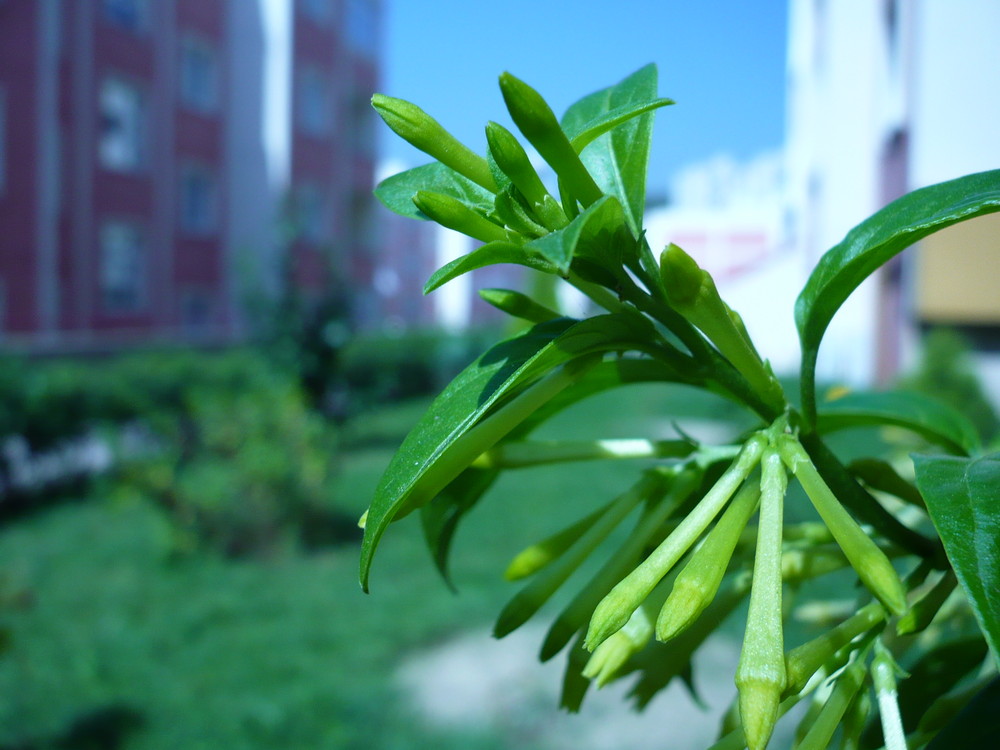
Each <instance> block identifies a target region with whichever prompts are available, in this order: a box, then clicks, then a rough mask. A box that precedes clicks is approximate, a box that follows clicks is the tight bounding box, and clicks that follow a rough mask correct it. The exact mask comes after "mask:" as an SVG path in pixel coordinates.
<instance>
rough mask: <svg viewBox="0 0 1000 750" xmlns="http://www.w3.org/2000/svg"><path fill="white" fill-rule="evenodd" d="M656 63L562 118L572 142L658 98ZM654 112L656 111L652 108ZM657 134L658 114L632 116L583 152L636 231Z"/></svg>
mask: <svg viewBox="0 0 1000 750" xmlns="http://www.w3.org/2000/svg"><path fill="white" fill-rule="evenodd" d="M656 82H657V73H656V66H655V65H647V66H645V67H644V68H640V69H639V70H637V71H636V72H635V73H633V74H632V75H630V76H629V77H628V78H625V79H624V80H623V81H621V82H620V83H618V84H617V85H615V86H611V87H609V88H606V89H603V90H601V91H597V92H595V93H593V94H591V95H589V96H587V97H584V98H583V99H581V100H580V101H578V102H577V103H576V104H573V105H572V106H571V107H570V108H569V109H568V110H567V111H566V114H565V115H564V116H563V118H562V126H563V128H564V130H566V132H567V133H568V134H569V135H570V138H580V137H581V136H586V134H587V131H588V130H591V129H599V128H600V127H602V125H601V123H602V121H603V120H604V119H605V118H609V119H615V118H617V117H619V116H621V114H620V113H623V112H625V111H628V110H630V109H642V108H643V106H644V105H648V104H650V103H651V102H653V101H658V100H657V96H656ZM651 109H652V108H651ZM652 135H653V113H652V111H647V112H644V113H643V114H641V115H638V116H636V117H631V118H626V119H624V120H622V122H621V123H619V124H617V126H614V128H613V129H612V130H610V131H609V132H606V133H604V134H603V135H600V136H599V137H597V138H596V139H595V140H594V141H593V142H591V143H590V144H589V145H588V146H587V147H586V148H584V149H583V152H582V153H581V154H580V157H581V159H583V163H584V165H585V166H586V167H587V170H588V171H589V172H590V173H591V175H593V177H594V180H595V181H596V182H597V184H598V185H599V186H600V188H601V189H602V190H603V191H604V192H605V193H607V194H610V195H614V196H617V198H618V199H619V200H620V201H621V204H622V207H623V208H624V210H625V219H626V221H627V222H628V226H629V228H630V229H631V230H632V233H633V234H634V235H635V236H636V237H638V236H639V234H640V233H641V231H642V214H643V210H644V209H645V205H646V167H647V163H648V161H649V145H650V142H651V140H652Z"/></svg>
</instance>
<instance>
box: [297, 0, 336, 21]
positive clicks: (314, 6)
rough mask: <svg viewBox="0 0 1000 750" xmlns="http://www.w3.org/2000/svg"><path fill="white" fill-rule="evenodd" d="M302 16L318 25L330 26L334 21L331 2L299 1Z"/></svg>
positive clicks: (327, 0) (320, 0)
mask: <svg viewBox="0 0 1000 750" xmlns="http://www.w3.org/2000/svg"><path fill="white" fill-rule="evenodd" d="M299 9H300V10H301V11H302V15H304V16H305V17H306V18H309V19H310V20H312V21H315V22H316V23H322V24H328V23H330V21H331V20H333V9H332V8H331V7H330V0H299Z"/></svg>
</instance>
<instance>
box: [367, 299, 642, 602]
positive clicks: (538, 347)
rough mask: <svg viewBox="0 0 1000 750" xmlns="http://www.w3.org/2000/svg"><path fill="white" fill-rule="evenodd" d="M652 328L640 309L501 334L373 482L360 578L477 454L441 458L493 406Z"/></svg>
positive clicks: (630, 344)
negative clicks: (397, 526)
mask: <svg viewBox="0 0 1000 750" xmlns="http://www.w3.org/2000/svg"><path fill="white" fill-rule="evenodd" d="M652 332H653V328H652V324H651V323H649V322H648V321H647V320H646V319H645V318H643V317H642V316H640V315H638V314H637V313H615V314H610V315H601V316H597V317H594V318H589V319H587V320H584V321H580V322H577V321H573V320H567V319H565V318H563V319H559V320H553V321H549V322H547V323H542V324H540V325H537V326H535V327H534V328H532V329H531V330H529V331H527V332H526V333H524V334H522V335H520V336H516V337H514V338H512V339H508V340H507V341H503V342H501V343H500V344H498V345H496V346H494V347H493V348H492V349H490V350H489V351H487V352H486V353H485V354H483V356H482V357H480V358H479V359H478V360H476V361H475V362H473V363H472V364H471V365H470V366H469V367H467V368H466V369H465V370H463V371H462V372H461V373H459V375H458V376H457V377H456V378H455V379H454V380H452V382H451V383H449V384H448V386H447V387H446V388H445V389H444V391H443V392H442V393H441V394H440V395H439V396H438V397H437V398H436V399H435V400H434V402H433V403H432V404H431V406H430V408H429V409H428V410H427V412H426V413H425V414H424V416H423V417H422V418H421V419H420V421H419V422H418V423H417V424H416V426H415V427H414V428H413V429H412V430H411V431H410V433H409V434H408V435H407V436H406V439H405V440H404V441H403V444H402V445H401V446H400V448H399V450H398V451H397V452H396V455H395V456H393V458H392V460H391V461H390V463H389V467H388V468H387V469H386V471H385V473H384V474H383V476H382V480H381V481H380V483H379V485H378V487H377V488H376V490H375V497H374V499H373V500H372V503H371V507H370V508H369V509H368V514H367V520H366V523H365V537H364V541H363V542H362V547H361V575H360V578H361V584H362V586H363V587H364V588H365V589H366V590H367V585H368V572H369V568H370V567H371V561H372V556H373V555H374V552H375V548H376V546H377V545H378V542H379V540H380V539H381V537H382V534H383V533H384V532H385V529H386V527H387V526H388V525H389V523H390V522H391V521H393V520H395V519H396V518H399V517H402V516H403V515H406V514H407V513H409V512H410V511H412V510H415V509H417V508H419V507H421V506H423V505H426V504H427V503H428V502H430V501H431V500H432V499H433V497H434V496H435V495H437V494H438V493H439V492H440V491H441V490H443V489H444V488H445V487H447V486H448V485H449V484H450V483H451V481H452V480H453V479H454V478H455V477H457V476H459V474H460V473H461V472H462V471H463V470H464V469H465V468H466V467H467V466H468V464H469V463H471V461H472V460H474V459H475V458H476V455H472V456H468V457H466V458H468V461H466V462H465V465H458V464H454V465H444V464H442V463H441V460H442V459H443V458H445V459H448V460H450V461H455V460H456V459H454V457H453V456H452V455H447V452H448V450H449V449H450V448H452V447H453V446H455V445H456V444H457V443H458V442H459V441H460V440H461V438H463V437H464V436H465V435H466V434H467V433H468V432H469V431H470V430H471V429H472V427H473V426H474V425H477V423H479V422H480V421H481V420H483V419H484V417H487V416H488V415H489V413H490V412H491V410H493V409H494V408H495V407H499V406H500V405H501V403H502V402H503V401H504V399H507V398H508V397H514V396H516V395H517V394H518V393H519V392H523V391H524V389H525V388H526V387H527V386H528V385H529V384H531V383H533V382H534V381H536V380H538V379H539V378H541V377H542V376H544V375H545V374H546V373H548V372H550V371H553V370H555V369H556V368H558V367H559V366H560V365H563V364H565V363H567V362H569V361H570V360H574V359H578V358H580V357H583V356H585V355H591V354H595V353H599V352H607V351H627V350H635V349H641V348H642V347H644V346H647V345H648V343H649V341H650V339H651V336H652V335H653V333H652ZM516 427H517V425H512V426H510V428H511V429H512V430H513V429H515V428H516ZM477 455H478V454H477ZM463 460H464V459H463ZM449 474H451V476H450V478H449Z"/></svg>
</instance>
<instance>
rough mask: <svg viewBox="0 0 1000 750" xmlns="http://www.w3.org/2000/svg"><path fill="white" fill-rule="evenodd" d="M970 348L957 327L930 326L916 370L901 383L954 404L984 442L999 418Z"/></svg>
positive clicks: (996, 427)
mask: <svg viewBox="0 0 1000 750" xmlns="http://www.w3.org/2000/svg"><path fill="white" fill-rule="evenodd" d="M970 349H971V347H970V346H969V342H968V341H967V340H966V339H965V338H964V337H963V336H962V335H961V334H959V333H958V332H957V331H955V330H953V329H949V328H935V329H932V330H930V331H929V332H928V333H927V334H926V335H925V336H924V339H923V352H922V355H921V360H920V365H919V366H918V368H917V370H916V372H914V373H913V374H912V375H909V376H908V377H905V378H903V379H902V381H901V383H900V384H901V385H902V386H903V387H905V388H910V389H912V390H916V391H920V392H922V393H926V394H928V395H930V396H933V397H934V398H937V399H938V400H940V401H944V402H945V403H948V404H950V405H951V406H953V407H955V408H956V409H958V410H959V411H960V412H962V413H963V414H965V416H967V417H968V418H969V419H970V420H972V423H973V424H974V425H975V426H976V429H977V430H978V431H979V434H980V437H982V438H983V440H984V442H989V441H991V440H993V439H994V438H995V437H996V436H997V434H998V432H1000V420H998V419H997V413H996V410H995V409H994V408H993V405H992V404H991V403H990V400H989V399H988V398H987V397H986V394H985V392H984V391H983V386H982V384H981V383H980V381H979V378H978V376H977V375H976V372H975V369H974V367H973V364H972V361H971V358H970V356H969V352H970Z"/></svg>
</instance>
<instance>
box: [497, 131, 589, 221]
mask: <svg viewBox="0 0 1000 750" xmlns="http://www.w3.org/2000/svg"><path fill="white" fill-rule="evenodd" d="M486 141H487V143H488V144H489V147H490V153H491V154H493V160H494V161H495V162H496V163H497V166H498V167H499V168H500V170H501V171H502V172H503V173H504V174H505V175H507V176H508V177H509V178H510V181H511V182H513V183H514V186H515V187H516V188H517V189H518V190H520V191H521V193H522V194H523V195H524V197H525V198H527V199H528V202H529V203H531V204H532V207H533V208H534V210H535V213H536V214H537V215H538V218H539V220H540V221H541V222H542V224H544V225H545V226H546V227H547V228H548V229H550V230H552V231H555V230H557V229H562V228H563V227H565V226H566V225H567V224H569V219H567V218H566V214H564V213H563V210H562V207H561V206H560V205H559V204H558V203H557V202H556V201H555V199H554V198H553V197H552V196H551V195H550V194H549V191H548V190H547V189H546V188H545V185H544V184H543V183H542V180H541V178H540V177H539V176H538V172H536V171H535V168H534V167H533V166H532V165H531V161H530V160H529V159H528V154H527V153H526V152H525V150H524V148H523V147H522V146H521V144H520V143H518V141H517V138H515V137H514V134H513V133H511V132H510V131H509V130H507V128H505V127H504V126H503V125H500V124H499V123H495V122H490V123H489V124H487V126H486Z"/></svg>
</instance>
